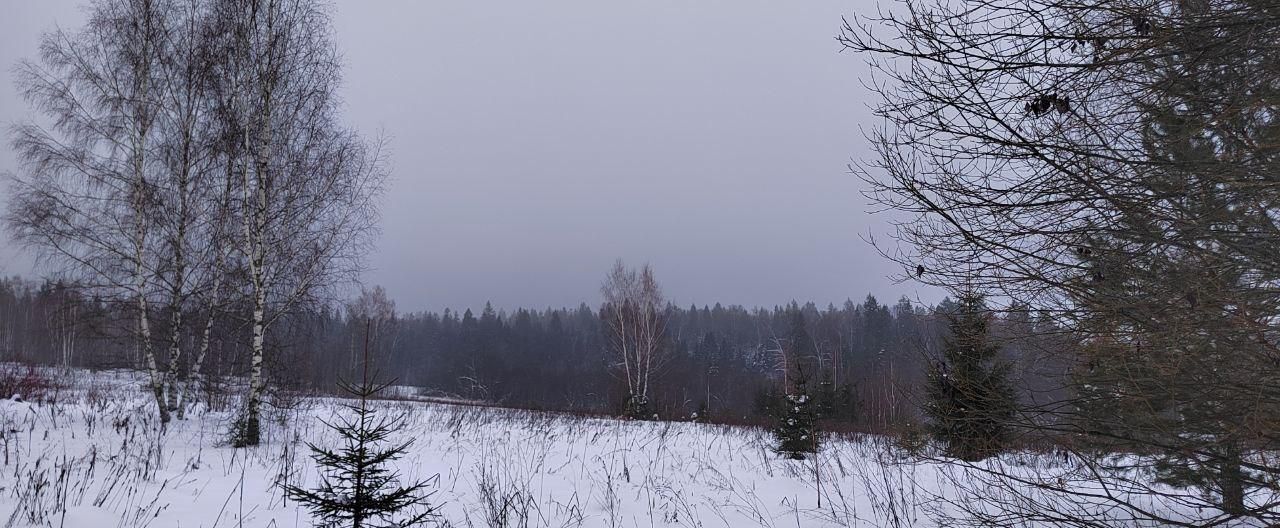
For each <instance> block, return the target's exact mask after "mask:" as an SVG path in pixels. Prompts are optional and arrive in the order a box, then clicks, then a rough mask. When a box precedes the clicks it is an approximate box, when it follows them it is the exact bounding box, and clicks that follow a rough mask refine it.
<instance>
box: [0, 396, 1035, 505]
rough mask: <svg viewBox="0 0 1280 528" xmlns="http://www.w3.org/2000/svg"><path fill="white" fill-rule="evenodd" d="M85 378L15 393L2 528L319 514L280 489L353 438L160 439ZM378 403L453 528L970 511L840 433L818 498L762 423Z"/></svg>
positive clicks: (940, 484)
mask: <svg viewBox="0 0 1280 528" xmlns="http://www.w3.org/2000/svg"><path fill="white" fill-rule="evenodd" d="M74 386H75V387H76V388H75V389H74V390H70V391H65V392H63V393H62V394H59V395H58V400H59V403H56V404H32V403H16V402H12V401H0V430H3V431H4V435H3V440H0V443H2V444H3V446H0V449H3V453H2V455H3V460H0V463H2V465H0V526H18V527H26V526H69V527H70V526H104V527H107V526H119V527H146V526H151V527H192V528H195V527H215V526H222V527H232V526H236V527H239V526H249V527H294V526H298V527H302V526H310V522H309V521H310V520H309V517H308V516H307V513H306V512H305V511H304V510H302V509H300V508H298V507H297V505H296V504H294V503H292V502H287V501H286V500H285V499H284V497H283V495H282V493H281V492H280V489H279V483H281V482H288V483H293V484H301V485H303V486H307V485H309V484H311V483H314V482H315V481H316V480H317V473H316V470H315V468H314V466H313V465H312V463H311V460H310V459H309V458H308V457H307V454H308V451H307V449H306V446H305V443H304V442H307V441H309V442H314V443H316V444H319V445H329V446H332V445H335V444H336V442H337V439H336V435H335V434H334V433H333V432H332V431H330V430H328V429H327V428H326V427H325V426H324V425H323V424H322V423H321V422H320V419H324V418H327V417H330V416H332V414H333V413H335V412H338V409H339V408H340V406H339V405H338V404H337V402H336V401H334V400H330V399H320V398H317V399H304V400H301V402H300V403H299V404H298V405H297V406H296V407H295V408H293V409H290V410H288V411H281V410H273V411H272V412H271V414H270V420H271V425H270V426H269V427H267V428H266V430H267V433H266V435H267V437H266V439H265V440H266V441H265V443H264V445H262V446H260V447H257V448H252V449H232V448H230V447H228V446H227V445H226V442H225V432H226V431H227V429H228V427H227V422H228V420H229V419H230V415H229V414H227V413H219V412H196V413H194V415H192V416H189V417H188V419H186V420H183V421H177V422H175V423H173V424H172V425H171V426H170V427H169V429H168V431H167V432H166V433H164V434H160V433H158V432H157V428H156V426H155V419H154V418H153V414H154V413H153V410H152V408H151V406H149V405H148V403H147V400H146V399H144V397H143V395H142V392H141V390H139V389H138V387H137V385H136V382H135V381H131V380H130V378H129V376H128V375H123V374H122V375H114V376H110V375H96V376H93V377H92V378H91V381H86V380H85V379H84V378H81V379H80V381H78V382H77V383H75V384H74ZM377 406H378V407H379V409H381V410H383V411H385V412H390V413H402V414H404V415H405V416H406V418H407V421H408V427H407V428H406V429H405V430H404V431H402V434H403V435H404V436H405V437H406V438H413V439H414V440H415V443H414V444H413V447H412V448H411V449H412V450H411V454H410V455H409V456H407V457H405V458H403V459H401V460H399V461H398V467H399V469H400V471H401V472H402V474H403V476H404V477H405V478H406V479H410V480H412V479H430V480H431V482H432V484H433V486H434V490H435V493H434V495H433V497H432V502H433V503H436V504H439V505H440V510H439V518H438V521H439V523H440V524H441V525H444V526H454V527H464V526H530V527H544V526H545V527H574V526H585V527H597V526H604V527H621V526H625V527H638V526H686V527H703V526H706V527H713V526H714V527H734V528H737V527H750V526H765V527H788V526H804V527H810V526H813V527H818V526H920V525H928V524H932V523H931V522H930V514H931V513H937V512H940V511H945V510H946V509H947V508H949V507H953V506H954V504H949V501H948V499H947V495H948V492H947V490H948V489H949V488H950V487H951V486H950V483H951V482H952V481H951V479H954V478H956V475H955V474H954V473H951V472H950V471H949V470H948V469H946V468H943V467H938V466H932V465H920V464H904V463H898V459H897V458H895V457H893V456H891V455H889V454H887V453H890V452H892V449H889V448H888V447H887V445H886V442H884V441H882V440H881V439H877V438H874V437H866V438H862V439H841V440H832V441H830V442H828V443H827V444H826V446H825V447H824V449H823V452H822V455H821V459H820V464H819V466H820V467H821V474H820V477H821V478H820V480H821V484H820V489H821V496H822V505H821V507H819V506H818V495H819V493H818V490H819V486H818V485H817V484H816V480H815V469H814V468H815V466H814V462H813V461H812V460H810V461H804V462H800V461H790V460H782V459H779V458H778V457H777V455H775V454H773V452H772V451H771V449H770V439H769V437H768V436H767V434H766V433H764V432H762V431H757V430H754V429H742V428H730V427H720V426H711V425H704V424H694V423H663V422H623V421H615V420H602V419H589V418H580V417H574V416H567V415H558V414H548V413H531V412H524V411H511V410H501V409H489V408H483V407H473V406H459V405H447V404H441V403H429V402H409V401H380V402H377ZM1014 463H1024V464H1025V463H1026V461H1022V462H1014ZM1036 463H1037V464H1039V463H1043V462H1042V461H1037V462H1036ZM958 500H964V499H963V498H962V497H961V498H958Z"/></svg>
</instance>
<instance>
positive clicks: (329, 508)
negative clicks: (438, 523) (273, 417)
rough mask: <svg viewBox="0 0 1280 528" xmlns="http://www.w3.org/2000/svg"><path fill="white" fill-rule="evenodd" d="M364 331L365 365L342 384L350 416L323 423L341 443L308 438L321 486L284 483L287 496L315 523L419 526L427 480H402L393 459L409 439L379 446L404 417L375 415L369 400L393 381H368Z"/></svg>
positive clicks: (359, 527) (428, 513) (427, 510)
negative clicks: (330, 445) (334, 445)
mask: <svg viewBox="0 0 1280 528" xmlns="http://www.w3.org/2000/svg"><path fill="white" fill-rule="evenodd" d="M368 359H369V347H368V330H367V329H366V336H365V361H364V363H365V365H364V368H363V379H362V381H361V383H360V384H359V385H355V384H352V383H349V382H345V381H344V382H340V383H339V386H340V387H341V388H342V390H343V391H345V392H347V393H348V394H351V395H352V396H354V397H355V398H357V400H358V401H359V403H358V404H355V405H345V407H347V409H349V410H350V411H351V412H352V416H349V417H340V418H338V419H337V421H335V422H327V421H326V422H324V423H325V425H327V426H328V427H329V428H331V429H333V430H334V431H337V433H338V434H339V435H340V436H341V437H342V441H343V446H342V447H341V448H338V449H336V450H333V449H324V448H321V447H319V446H316V445H315V444H312V443H310V442H308V443H307V446H308V447H309V448H310V449H311V458H312V459H313V460H315V461H316V464H317V465H318V466H319V467H320V468H321V481H320V485H319V486H318V487H316V488H314V489H303V488H300V487H298V486H292V485H290V486H285V493H286V494H287V495H288V497H289V498H291V499H293V500H296V501H298V502H300V503H302V504H304V505H306V506H307V508H308V509H310V510H311V513H312V515H313V516H315V517H316V520H317V525H316V526H323V527H335V528H336V527H339V526H342V527H346V526H350V527H352V528H406V527H409V526H417V525H421V524H423V523H424V522H425V521H427V520H428V519H429V518H431V517H432V516H433V515H434V512H435V508H434V507H432V506H431V504H430V503H429V502H428V499H429V498H430V496H431V493H430V492H428V491H427V488H428V484H427V482H425V481H416V482H413V483H410V484H401V482H400V478H399V474H398V472H396V471H395V469H394V468H393V467H391V462H392V461H394V460H396V459H398V458H400V457H402V456H403V455H404V454H405V452H406V451H407V450H408V448H409V446H410V445H412V444H413V440H407V441H405V442H402V443H398V444H392V445H391V446H390V447H382V446H383V444H385V443H387V442H388V441H389V439H390V436H391V435H392V434H394V433H395V432H397V431H399V430H400V429H402V428H403V427H404V425H405V421H404V417H403V416H397V417H387V416H378V415H377V411H375V410H373V409H371V408H370V407H369V399H370V398H372V397H373V396H375V395H377V393H378V392H379V391H381V390H382V389H385V388H386V387H388V386H389V385H391V383H392V382H388V383H374V382H371V381H370V380H369V366H368V363H369V360H368Z"/></svg>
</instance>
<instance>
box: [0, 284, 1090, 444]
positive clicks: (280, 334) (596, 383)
mask: <svg viewBox="0 0 1280 528" xmlns="http://www.w3.org/2000/svg"><path fill="white" fill-rule="evenodd" d="M380 302H381V303H382V304H383V305H384V306H382V307H381V309H382V310H383V311H384V312H385V315H386V316H385V317H382V318H378V319H377V320H376V322H369V319H367V318H364V317H361V316H360V315H358V314H360V313H367V312H362V311H361V310H367V307H366V308H360V309H357V308H355V307H354V304H353V305H344V306H331V307H325V308H321V309H318V310H310V311H306V312H303V313H296V314H292V315H290V316H288V317H287V319H286V320H285V321H284V324H281V325H279V326H278V327H277V328H276V329H275V330H273V331H274V332H275V333H276V335H274V336H272V337H273V339H271V340H269V342H271V343H276V345H275V346H276V347H278V350H276V353H275V354H272V355H271V357H273V358H276V359H275V361H272V362H270V363H269V364H268V365H267V368H268V372H270V375H271V377H272V378H273V380H274V381H275V383H274V385H275V386H276V387H278V390H281V389H282V390H283V391H286V392H293V391H314V390H319V391H327V390H329V389H331V388H332V387H333V386H334V384H335V382H337V381H338V379H340V378H344V377H347V378H349V377H350V376H351V375H352V373H353V372H356V371H357V369H358V368H359V366H360V362H361V361H362V358H363V351H364V346H365V345H364V343H365V339H366V334H367V335H368V338H369V350H370V355H371V358H372V360H373V362H374V364H375V365H376V368H377V370H378V371H380V373H381V375H382V376H384V377H385V378H395V379H396V380H397V383H398V384H401V385H411V386H415V387H420V388H421V389H422V391H423V393H424V394H429V395H435V396H441V397H453V398H462V399H468V400H476V401H482V402H487V403H492V404H498V405H508V406H513V407H529V408H540V409H554V410H570V411H580V412H599V413H616V412H618V410H619V408H620V406H621V405H622V404H623V400H624V399H625V388H623V387H622V385H621V384H620V382H619V380H618V377H617V376H616V374H615V372H614V370H613V366H614V365H613V358H612V357H611V356H610V355H608V354H607V353H606V352H605V342H604V339H605V336H604V334H603V332H604V325H603V323H602V320H601V317H600V314H599V312H598V310H596V309H594V308H592V307H591V306H589V305H587V304H585V303H584V304H581V305H579V306H578V307H577V308H548V309H542V310H529V309H523V308H521V309H517V310H514V311H511V312H506V311H497V310H494V309H493V308H492V307H491V306H489V305H488V304H486V305H485V307H484V308H483V309H482V310H480V312H479V313H475V312H473V311H471V310H469V309H468V310H464V311H462V312H457V311H453V310H445V311H444V312H443V313H433V312H414V313H404V314H400V313H395V312H394V305H391V304H389V301H387V300H386V299H385V297H383V298H382V299H380ZM952 306H954V305H953V303H952V302H951V301H950V300H944V301H943V302H942V303H940V304H939V305H938V306H932V307H926V306H921V305H918V304H913V303H912V302H911V301H910V300H908V299H907V298H905V297H903V298H900V299H899V300H898V301H897V302H896V303H894V304H892V305H889V304H885V303H882V302H880V301H879V300H877V299H876V298H875V297H873V296H870V295H868V296H867V297H866V298H865V299H864V300H863V301H862V302H860V303H859V302H853V301H846V302H845V303H843V304H842V305H840V306H835V305H828V306H826V307H818V306H816V305H815V304H813V303H806V304H798V303H796V302H792V303H790V304H788V305H785V306H775V307H773V308H768V309H765V308H755V309H747V308H744V307H742V306H722V305H720V304H714V305H703V306H696V305H695V306H689V307H685V308H682V307H677V306H668V307H667V309H666V312H665V318H666V329H665V332H664V339H663V347H664V349H665V356H666V357H667V360H666V361H665V363H664V364H663V366H662V368H661V369H660V370H659V372H658V376H657V377H656V380H655V386H654V389H653V400H654V401H653V409H654V412H656V413H658V414H659V416H661V417H662V418H665V419H691V418H693V417H695V416H696V417H698V418H700V419H705V420H712V421H719V422H731V423H762V422H764V421H765V420H766V419H767V415H766V412H767V409H766V407H767V404H768V402H769V401H772V400H771V399H770V396H771V395H776V394H777V392H778V391H779V390H780V386H781V384H780V378H781V376H782V375H783V374H782V367H781V365H782V359H781V354H783V353H784V350H785V351H789V352H790V353H803V354H805V355H808V356H811V357H812V360H813V361H812V364H815V365H817V366H818V368H819V369H820V372H815V373H813V377H814V378H815V379H817V380H821V381H822V382H823V383H825V384H828V385H830V386H831V387H832V388H834V389H837V390H847V391H848V393H849V394H851V395H852V402H849V406H850V407H851V408H849V409H845V410H844V412H842V413H841V415H840V416H841V417H842V421H845V422H847V423H848V425H849V426H851V427H856V428H860V429H866V430H878V429H882V428H885V427H890V426H893V425H896V424H901V423H905V422H914V421H916V420H917V419H918V416H919V414H918V408H917V403H918V401H917V395H918V394H919V387H920V386H921V383H922V380H923V377H924V369H925V366H926V365H927V363H928V361H930V360H931V358H934V357H936V354H937V350H938V349H939V346H940V343H941V340H942V339H944V338H945V332H946V330H945V328H946V324H945V318H944V317H943V315H942V314H945V313H946V312H947V310H949V309H950V308H951V307H952ZM247 309H248V308H247V307H243V308H240V309H236V308H234V307H233V308H232V309H231V310H230V313H232V314H235V313H237V312H239V315H240V316H239V317H235V316H226V315H225V314H220V316H219V317H218V318H217V319H216V321H217V323H216V325H215V326H216V328H215V330H214V332H212V336H213V339H212V343H211V346H210V348H209V354H210V355H209V357H208V358H206V359H205V363H204V366H203V367H202V368H203V371H204V372H203V376H202V378H203V379H204V380H205V381H206V385H207V387H206V390H207V392H209V393H210V394H208V395H206V398H207V399H208V401H207V403H209V404H213V405H215V406H217V405H225V400H224V399H223V401H224V403H221V404H219V403H218V402H219V401H220V399H219V397H217V396H216V395H215V394H214V393H216V392H217V391H218V387H219V386H220V384H222V383H225V381H226V380H227V379H229V378H232V377H235V376H242V375H243V374H244V371H245V370H246V369H247V364H248V354H249V351H248V350H246V349H245V348H246V347H245V346H244V345H243V343H245V342H246V340H245V339H244V334H245V332H247V331H248V328H247V325H246V324H245V321H247V320H248V317H247V315H248V314H247V313H246V312H247ZM185 316H186V317H188V318H192V320H197V321H199V320H202V319H203V318H204V317H205V315H204V314H199V313H192V314H185ZM154 318H155V321H154V324H155V325H156V326H157V327H163V325H164V324H165V321H167V320H168V316H167V314H163V313H157V314H155V315H154ZM135 322H136V314H134V313H131V311H130V306H129V305H127V304H118V305H109V304H107V303H105V302H103V301H100V300H94V299H91V298H86V297H84V296H83V295H81V294H79V293H78V291H77V289H75V288H73V287H69V286H67V285H64V284H61V283H57V282H52V281H44V282H34V281H29V280H23V279H19V278H10V279H4V280H0V361H17V362H26V363H36V364H46V365H58V366H68V367H85V368H141V367H142V365H141V361H142V358H141V355H140V354H139V352H138V350H137V346H136V345H135V344H134V343H135V342H136V341H135V340H136V338H137V336H136V335H135V333H134V332H133V330H132V328H131V327H130V325H131V324H133V323H135ZM995 323H996V334H997V335H999V336H1002V337H1004V338H1005V339H1003V340H1002V345H1003V348H1002V353H1003V355H1004V356H1005V358H1006V359H1007V360H1009V361H1010V362H1011V365H1012V370H1013V372H1014V379H1015V382H1017V383H1018V386H1019V387H1020V388H1021V389H1022V393H1023V394H1022V396H1023V398H1024V399H1031V398H1034V397H1035V395H1036V393H1037V391H1038V390H1043V389H1044V388H1047V387H1053V386H1056V385H1055V384H1054V383H1053V382H1052V379H1051V378H1053V377H1054V376H1057V375H1060V374H1062V373H1064V372H1065V367H1064V366H1062V365H1051V364H1046V363H1045V362H1043V361H1040V360H1038V359H1037V358H1038V357H1039V354H1038V353H1037V351H1039V350H1042V349H1043V347H1045V346H1046V343H1045V342H1044V340H1045V339H1046V338H1045V337H1043V335H1044V334H1045V332H1044V331H1043V329H1040V331H1038V332H1032V331H1031V330H1032V329H1034V327H1035V326H1036V325H1044V324H1048V323H1045V322H1043V321H1041V320H1039V319H1038V318H1036V317H1035V316H1034V315H1033V314H1029V313H1027V312H1024V311H1017V310H1013V311H1009V312H1006V313H1004V314H1002V315H1000V316H999V317H998V318H997V319H996V320H995ZM191 326H192V327H195V328H193V330H192V331H191V332H190V333H191V335H188V336H185V338H184V339H186V340H188V341H189V342H190V343H189V344H191V345H194V343H195V342H196V340H197V339H199V338H200V336H201V332H200V330H201V328H198V327H199V326H200V325H191ZM1029 335H1039V336H1040V337H1036V338H1034V342H1033V338H1027V337H1025V336H1029ZM184 367H185V366H184ZM184 370H185V369H184ZM281 394H283V393H281Z"/></svg>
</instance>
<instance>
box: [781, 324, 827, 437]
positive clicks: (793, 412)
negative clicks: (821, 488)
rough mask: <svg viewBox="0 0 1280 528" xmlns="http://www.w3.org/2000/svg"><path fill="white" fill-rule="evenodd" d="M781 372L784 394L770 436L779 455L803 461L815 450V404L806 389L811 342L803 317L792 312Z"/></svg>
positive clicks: (816, 428) (816, 423) (816, 416)
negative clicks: (784, 378)
mask: <svg viewBox="0 0 1280 528" xmlns="http://www.w3.org/2000/svg"><path fill="white" fill-rule="evenodd" d="M786 348H787V350H786V351H785V352H786V353H785V354H784V356H783V360H784V365H783V368H785V369H786V371H787V378H786V383H785V384H784V385H786V390H785V392H784V394H783V400H782V401H781V402H780V405H778V407H780V408H777V409H776V411H777V414H776V418H777V420H778V422H777V425H776V426H775V427H774V430H773V435H774V438H775V439H776V440H777V442H778V447H777V451H778V453H779V454H781V455H784V456H786V457H787V458H791V459H794V460H804V458H805V454H806V453H814V452H816V451H817V450H818V402H817V399H816V398H814V394H812V392H814V391H812V390H811V389H810V387H809V370H810V369H809V368H807V367H806V365H807V364H809V363H813V362H814V360H815V359H816V354H815V350H814V346H813V339H812V338H811V337H810V336H809V332H808V331H807V330H806V329H805V320H804V313H803V312H801V311H800V310H798V309H793V310H792V319H791V331H790V335H788V337H787V347H786Z"/></svg>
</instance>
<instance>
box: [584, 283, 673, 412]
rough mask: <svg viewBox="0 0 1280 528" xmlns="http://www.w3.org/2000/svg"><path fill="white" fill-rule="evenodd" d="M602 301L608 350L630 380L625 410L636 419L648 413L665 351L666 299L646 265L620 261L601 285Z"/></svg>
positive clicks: (664, 358) (628, 380)
mask: <svg viewBox="0 0 1280 528" xmlns="http://www.w3.org/2000/svg"><path fill="white" fill-rule="evenodd" d="M600 292H601V294H603V295H604V305H603V306H601V308H600V313H601V317H602V318H603V319H604V321H605V327H606V334H607V337H606V343H607V346H608V348H609V350H608V353H609V354H610V355H611V356H612V357H614V358H615V361H616V362H617V363H616V365H617V367H619V368H621V370H622V374H623V376H624V378H625V379H626V382H627V401H626V403H625V413H626V414H627V416H631V417H633V418H641V417H645V418H647V417H648V416H649V387H650V384H651V382H652V381H653V378H654V376H655V373H656V372H657V371H658V370H659V369H660V368H662V365H663V363H664V361H665V360H666V356H665V354H664V352H665V351H666V348H665V347H664V342H663V341H664V339H665V333H666V301H665V299H664V298H663V296H662V288H661V287H660V286H659V285H658V281H657V279H655V278H654V276H653V268H651V267H649V265H648V264H645V265H644V266H642V267H641V268H640V270H639V271H636V270H634V269H629V268H627V267H626V265H625V264H623V262H622V260H618V261H617V262H614V264H613V269H611V270H610V271H609V275H608V276H607V277H606V278H605V281H604V284H603V285H601V286H600Z"/></svg>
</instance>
